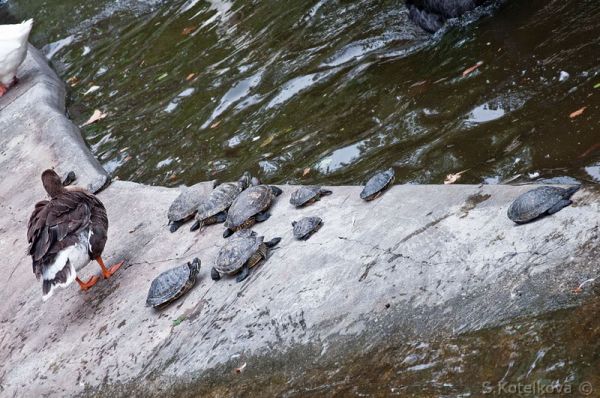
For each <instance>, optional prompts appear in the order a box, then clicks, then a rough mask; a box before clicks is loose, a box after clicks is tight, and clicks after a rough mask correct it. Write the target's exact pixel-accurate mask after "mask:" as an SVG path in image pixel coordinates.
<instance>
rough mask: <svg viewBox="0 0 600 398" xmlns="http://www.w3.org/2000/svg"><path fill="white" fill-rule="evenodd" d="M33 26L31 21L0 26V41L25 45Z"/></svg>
mask: <svg viewBox="0 0 600 398" xmlns="http://www.w3.org/2000/svg"><path fill="white" fill-rule="evenodd" d="M32 26H33V19H29V20H27V21H25V22H22V23H18V24H13V25H0V41H16V42H18V43H21V44H23V43H25V42H27V39H28V38H29V32H31V27H32Z"/></svg>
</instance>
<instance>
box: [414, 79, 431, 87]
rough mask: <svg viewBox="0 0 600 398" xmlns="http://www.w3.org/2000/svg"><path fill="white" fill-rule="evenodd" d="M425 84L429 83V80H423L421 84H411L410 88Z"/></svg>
mask: <svg viewBox="0 0 600 398" xmlns="http://www.w3.org/2000/svg"><path fill="white" fill-rule="evenodd" d="M425 83H427V80H421V81H420V82H416V83H413V84H411V85H410V87H417V86H422V85H423V84H425Z"/></svg>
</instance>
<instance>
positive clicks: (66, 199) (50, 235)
mask: <svg viewBox="0 0 600 398" xmlns="http://www.w3.org/2000/svg"><path fill="white" fill-rule="evenodd" d="M98 203H99V204H100V206H102V204H101V203H100V201H99V200H98V199H97V198H96V197H94V196H93V195H90V194H87V193H85V192H65V193H63V194H61V195H59V196H57V197H56V198H53V199H52V200H50V201H42V202H38V203H37V204H36V205H35V209H34V210H33V213H32V214H31V217H30V219H29V223H28V229H27V240H28V242H29V254H30V255H31V257H32V259H33V272H34V273H35V275H36V276H38V277H39V276H40V275H42V273H43V269H44V267H45V266H49V265H50V264H52V263H53V261H54V259H55V258H56V256H57V255H58V253H59V252H60V251H61V250H63V249H66V248H67V247H69V246H72V245H75V244H77V243H79V242H80V239H81V233H82V232H86V231H88V232H87V234H88V237H89V234H90V232H92V231H93V230H94V228H96V229H97V228H98V226H99V227H101V228H102V227H104V222H103V221H105V220H106V211H104V206H102V207H101V210H102V211H101V212H100V213H103V214H104V217H102V214H100V215H98V214H96V213H98V211H97V210H96V209H94V208H95V206H96V205H97V204H98ZM106 224H108V223H107V222H106ZM107 228H108V225H106V228H105V229H104V231H106V229H107ZM99 238H100V240H101V241H102V239H103V241H102V242H101V243H102V248H103V247H104V246H103V243H104V242H106V234H104V237H103V238H102V236H100V237H99ZM88 239H89V238H88ZM96 240H98V239H96ZM91 246H92V242H91V239H90V247H91ZM88 250H90V249H88ZM90 254H91V250H90Z"/></svg>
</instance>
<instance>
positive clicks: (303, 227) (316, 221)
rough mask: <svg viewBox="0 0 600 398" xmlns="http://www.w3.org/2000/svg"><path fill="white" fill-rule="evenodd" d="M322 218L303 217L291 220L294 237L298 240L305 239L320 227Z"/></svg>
mask: <svg viewBox="0 0 600 398" xmlns="http://www.w3.org/2000/svg"><path fill="white" fill-rule="evenodd" d="M322 225H323V220H321V219H320V218H319V217H304V218H302V219H300V221H294V222H292V227H294V237H295V238H296V239H299V240H307V239H308V238H310V237H311V236H312V234H314V233H315V232H317V231H318V230H319V228H321V226H322Z"/></svg>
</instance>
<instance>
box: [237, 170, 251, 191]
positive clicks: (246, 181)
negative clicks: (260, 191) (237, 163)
mask: <svg viewBox="0 0 600 398" xmlns="http://www.w3.org/2000/svg"><path fill="white" fill-rule="evenodd" d="M238 182H239V183H240V184H242V188H243V189H246V188H248V187H249V186H250V184H251V183H252V176H251V175H250V173H249V172H248V171H245V172H244V174H242V176H241V177H240V179H239V180H238Z"/></svg>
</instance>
